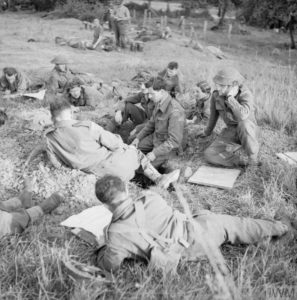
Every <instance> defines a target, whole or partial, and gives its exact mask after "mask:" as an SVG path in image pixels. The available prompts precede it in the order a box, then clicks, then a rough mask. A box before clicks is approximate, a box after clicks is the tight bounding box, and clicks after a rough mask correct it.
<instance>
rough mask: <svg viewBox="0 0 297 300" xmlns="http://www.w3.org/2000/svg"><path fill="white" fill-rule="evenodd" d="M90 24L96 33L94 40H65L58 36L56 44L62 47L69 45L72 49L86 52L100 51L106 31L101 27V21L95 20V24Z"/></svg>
mask: <svg viewBox="0 0 297 300" xmlns="http://www.w3.org/2000/svg"><path fill="white" fill-rule="evenodd" d="M90 24H91V25H92V28H93V31H94V33H93V40H82V39H80V38H70V39H65V38H63V37H60V36H57V37H56V38H55V43H56V44H58V45H60V46H64V45H68V46H70V47H72V48H76V49H81V50H86V49H89V50H95V49H97V50H100V49H101V46H102V45H101V44H102V41H103V38H104V36H103V32H104V29H103V27H102V26H101V24H100V21H99V19H94V21H93V23H90Z"/></svg>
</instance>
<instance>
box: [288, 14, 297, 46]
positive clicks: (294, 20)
mask: <svg viewBox="0 0 297 300" xmlns="http://www.w3.org/2000/svg"><path fill="white" fill-rule="evenodd" d="M295 14H296V12H295V11H293V12H290V16H289V22H288V23H287V25H286V29H287V30H288V29H289V32H290V37H291V49H296V45H295V40H294V30H295V25H296V24H297V18H296V15H295Z"/></svg>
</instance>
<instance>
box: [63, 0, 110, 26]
mask: <svg viewBox="0 0 297 300" xmlns="http://www.w3.org/2000/svg"><path fill="white" fill-rule="evenodd" d="M58 13H59V17H61V18H76V19H79V20H82V21H88V22H92V21H93V20H94V19H95V18H99V19H100V20H102V19H103V15H104V7H103V5H102V4H100V3H88V2H84V1H79V0H67V2H66V3H65V4H63V5H61V7H60V8H59V10H58Z"/></svg>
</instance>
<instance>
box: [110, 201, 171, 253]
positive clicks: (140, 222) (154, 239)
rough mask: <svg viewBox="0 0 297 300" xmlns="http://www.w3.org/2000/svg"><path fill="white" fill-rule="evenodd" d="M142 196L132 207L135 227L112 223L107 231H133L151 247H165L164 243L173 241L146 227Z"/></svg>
mask: <svg viewBox="0 0 297 300" xmlns="http://www.w3.org/2000/svg"><path fill="white" fill-rule="evenodd" d="M142 200H143V197H142V198H140V199H138V200H137V201H135V203H134V207H135V214H136V225H137V228H134V227H132V226H130V225H124V224H120V225H119V226H116V225H117V224H116V223H114V224H113V226H111V227H110V228H109V232H114V233H123V232H134V233H140V234H141V235H142V237H143V238H144V239H145V240H146V241H147V242H148V243H149V244H150V245H151V246H153V247H156V246H158V247H160V246H161V247H162V248H164V247H166V244H171V243H173V239H167V238H164V237H162V236H160V235H159V234H157V233H156V232H153V231H152V230H148V229H146V224H145V211H144V205H143V201H142Z"/></svg>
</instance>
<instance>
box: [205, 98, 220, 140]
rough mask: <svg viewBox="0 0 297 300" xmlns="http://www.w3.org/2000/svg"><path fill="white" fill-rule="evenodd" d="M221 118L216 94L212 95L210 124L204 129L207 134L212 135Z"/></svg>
mask: <svg viewBox="0 0 297 300" xmlns="http://www.w3.org/2000/svg"><path fill="white" fill-rule="evenodd" d="M218 118H219V113H218V111H217V110H216V104H215V96H214V94H213V95H212V97H211V99H210V115H209V120H208V125H207V127H206V129H205V130H204V133H205V135H206V136H208V135H210V134H211V133H212V131H213V129H214V128H215V126H216V124H217V121H218Z"/></svg>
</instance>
